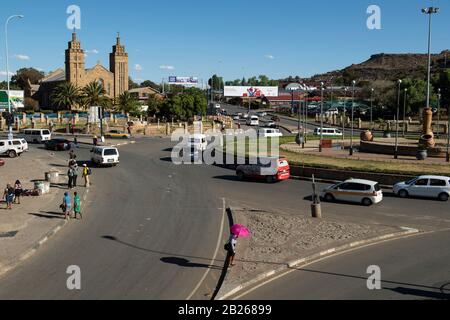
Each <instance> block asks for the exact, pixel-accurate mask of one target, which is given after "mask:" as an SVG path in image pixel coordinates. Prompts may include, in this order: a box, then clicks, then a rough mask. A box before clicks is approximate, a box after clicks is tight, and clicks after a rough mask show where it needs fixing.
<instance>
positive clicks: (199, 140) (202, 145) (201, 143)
mask: <svg viewBox="0 0 450 320" xmlns="http://www.w3.org/2000/svg"><path fill="white" fill-rule="evenodd" d="M188 147H190V148H194V149H196V150H198V151H200V152H201V151H205V150H206V148H207V147H208V141H207V140H206V135H204V134H194V135H192V136H190V137H189V140H188Z"/></svg>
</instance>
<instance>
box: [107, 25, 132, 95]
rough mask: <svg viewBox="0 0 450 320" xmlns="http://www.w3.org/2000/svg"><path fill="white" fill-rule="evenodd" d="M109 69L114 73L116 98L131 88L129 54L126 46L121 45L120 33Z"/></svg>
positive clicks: (110, 57) (111, 55)
mask: <svg viewBox="0 0 450 320" xmlns="http://www.w3.org/2000/svg"><path fill="white" fill-rule="evenodd" d="M109 69H110V71H111V72H112V73H114V96H115V97H118V96H119V95H121V94H122V93H124V92H125V91H128V88H129V83H128V82H129V79H128V53H127V52H126V51H125V46H123V45H122V44H121V43H120V33H117V38H116V45H114V46H113V48H112V53H111V54H110V55H109Z"/></svg>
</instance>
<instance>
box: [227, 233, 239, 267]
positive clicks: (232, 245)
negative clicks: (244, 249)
mask: <svg viewBox="0 0 450 320" xmlns="http://www.w3.org/2000/svg"><path fill="white" fill-rule="evenodd" d="M237 239H238V236H237V235H234V234H231V235H230V239H229V240H228V242H227V244H226V245H225V249H226V250H227V252H228V255H227V261H228V266H231V267H234V266H235V264H234V258H235V256H236V245H237Z"/></svg>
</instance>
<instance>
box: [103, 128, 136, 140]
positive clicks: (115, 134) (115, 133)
mask: <svg viewBox="0 0 450 320" xmlns="http://www.w3.org/2000/svg"><path fill="white" fill-rule="evenodd" d="M105 138H110V139H114V138H116V139H130V135H129V134H128V133H126V132H124V131H120V130H110V131H108V132H107V133H106V134H105Z"/></svg>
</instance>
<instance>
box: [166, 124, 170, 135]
mask: <svg viewBox="0 0 450 320" xmlns="http://www.w3.org/2000/svg"><path fill="white" fill-rule="evenodd" d="M170 134H171V132H170V124H169V123H166V135H168V136H170Z"/></svg>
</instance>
